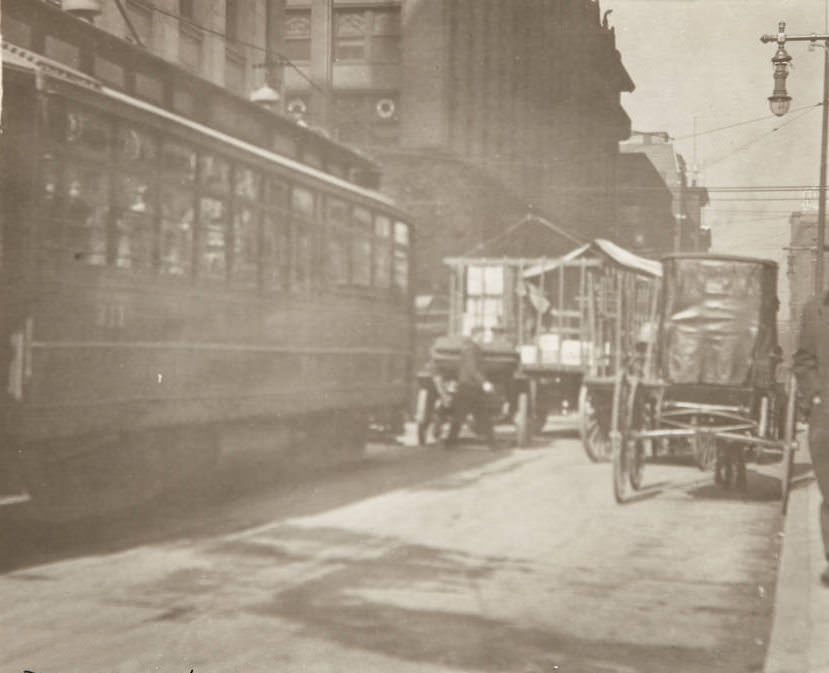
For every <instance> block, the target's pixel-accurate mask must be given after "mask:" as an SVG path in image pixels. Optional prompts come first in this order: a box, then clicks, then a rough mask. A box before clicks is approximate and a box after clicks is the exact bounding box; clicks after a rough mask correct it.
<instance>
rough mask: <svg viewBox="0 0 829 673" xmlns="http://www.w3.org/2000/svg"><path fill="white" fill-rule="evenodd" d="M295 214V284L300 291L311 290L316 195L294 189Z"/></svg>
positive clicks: (305, 190) (292, 201) (297, 188)
mask: <svg viewBox="0 0 829 673" xmlns="http://www.w3.org/2000/svg"><path fill="white" fill-rule="evenodd" d="M291 206H292V210H293V213H294V217H293V225H294V226H293V234H294V254H293V261H294V282H295V284H296V287H297V288H299V289H305V290H308V289H310V285H311V268H312V265H313V263H314V261H315V260H314V259H313V241H314V238H315V231H314V228H315V226H314V224H315V223H314V193H313V192H312V191H310V190H308V189H303V188H301V187H294V189H293V192H292V197H291Z"/></svg>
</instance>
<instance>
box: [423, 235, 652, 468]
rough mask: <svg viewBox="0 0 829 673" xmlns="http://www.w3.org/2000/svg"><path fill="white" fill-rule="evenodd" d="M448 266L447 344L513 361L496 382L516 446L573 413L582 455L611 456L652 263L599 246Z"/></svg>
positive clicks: (648, 311)
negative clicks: (472, 341)
mask: <svg viewBox="0 0 829 673" xmlns="http://www.w3.org/2000/svg"><path fill="white" fill-rule="evenodd" d="M446 262H447V264H448V265H449V267H450V269H451V274H450V301H449V326H448V335H449V337H460V336H463V335H471V334H475V333H480V334H482V335H483V341H484V342H487V343H489V344H498V345H499V348H501V347H503V345H504V344H506V345H508V346H509V347H511V348H512V349H513V350H514V352H515V353H517V354H519V355H520V367H518V368H517V369H516V371H515V373H514V376H512V378H511V379H510V380H509V381H506V380H504V381H503V384H504V387H503V390H504V391H505V400H506V403H505V409H504V415H505V417H508V418H509V420H511V421H513V422H514V424H515V426H516V434H517V442H518V444H519V445H524V444H526V443H528V442H529V439H530V437H531V435H532V434H533V433H534V432H538V431H540V430H541V429H542V428H543V427H544V424H545V422H546V419H547V417H548V415H549V414H551V413H562V412H564V413H566V412H568V411H573V410H575V409H576V408H577V407H579V408H580V409H581V413H582V414H583V418H582V428H583V431H582V436H583V438H584V444H585V448H586V449H587V452H588V455H589V456H591V458H593V459H594V460H602V459H606V458H609V456H610V450H609V446H610V442H609V439H608V436H609V430H610V412H611V402H612V397H613V381H614V378H613V377H614V374H615V372H617V371H619V369H620V367H621V363H622V360H623V353H625V352H627V350H628V348H629V346H631V345H632V344H633V342H634V340H635V334H636V332H637V331H638V330H639V328H640V327H641V326H642V325H643V324H645V323H646V322H647V321H648V319H649V317H652V315H653V314H654V313H655V310H656V296H657V293H658V288H659V279H660V275H661V266H660V265H659V263H657V262H654V261H652V260H647V259H644V258H642V257H638V256H636V255H634V254H633V253H631V252H629V251H627V250H624V249H623V248H620V247H619V246H617V245H615V244H614V243H611V242H610V241H606V240H602V239H597V240H595V241H593V242H591V243H588V244H585V245H582V246H580V247H579V248H576V249H575V250H572V251H571V252H569V253H568V254H566V255H563V256H560V257H547V258H532V259H531V258H526V257H460V258H451V259H448V260H446ZM421 379H422V380H421V386H420V387H421V404H420V405H419V409H420V410H421V411H420V412H419V413H418V418H419V419H420V420H419V422H420V426H421V429H423V428H425V425H426V424H427V421H428V413H427V414H425V415H424V413H423V410H424V409H428V408H429V399H431V398H428V397H427V395H426V394H425V393H424V392H423V390H424V389H426V388H429V386H430V384H429V382H428V377H421ZM507 384H508V385H507ZM424 405H425V406H424ZM421 434H422V433H421Z"/></svg>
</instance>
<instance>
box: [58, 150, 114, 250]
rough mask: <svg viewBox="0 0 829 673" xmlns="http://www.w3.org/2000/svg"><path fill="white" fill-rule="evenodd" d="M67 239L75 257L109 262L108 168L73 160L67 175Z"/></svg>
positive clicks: (65, 206) (65, 185) (65, 216)
mask: <svg viewBox="0 0 829 673" xmlns="http://www.w3.org/2000/svg"><path fill="white" fill-rule="evenodd" d="M63 196H64V204H63V218H64V241H65V245H67V246H69V249H70V251H71V253H72V255H73V256H74V258H75V260H77V261H79V262H83V263H85V264H91V265H96V266H97V265H103V264H106V249H107V215H108V212H109V174H108V172H107V170H106V168H100V167H97V166H88V165H86V164H74V163H70V164H67V166H66V172H65V176H64V194H63Z"/></svg>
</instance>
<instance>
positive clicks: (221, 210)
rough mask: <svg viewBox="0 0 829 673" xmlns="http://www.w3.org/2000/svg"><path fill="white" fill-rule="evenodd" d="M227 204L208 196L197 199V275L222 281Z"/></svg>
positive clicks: (224, 270) (224, 273)
mask: <svg viewBox="0 0 829 673" xmlns="http://www.w3.org/2000/svg"><path fill="white" fill-rule="evenodd" d="M226 228H227V204H226V203H225V202H224V201H222V200H220V199H216V198H213V197H210V196H203V197H201V199H199V233H198V241H199V275H200V276H201V277H204V278H215V279H224V278H225V277H226V276H227V261H226V246H225V242H226Z"/></svg>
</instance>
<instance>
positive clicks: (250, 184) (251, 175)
mask: <svg viewBox="0 0 829 673" xmlns="http://www.w3.org/2000/svg"><path fill="white" fill-rule="evenodd" d="M260 182H261V180H260V177H259V173H257V172H256V171H254V170H251V169H250V168H246V167H244V166H237V167H236V175H235V179H234V188H233V193H234V194H235V195H236V196H237V197H239V198H242V199H246V200H248V201H258V200H259V184H260Z"/></svg>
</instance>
